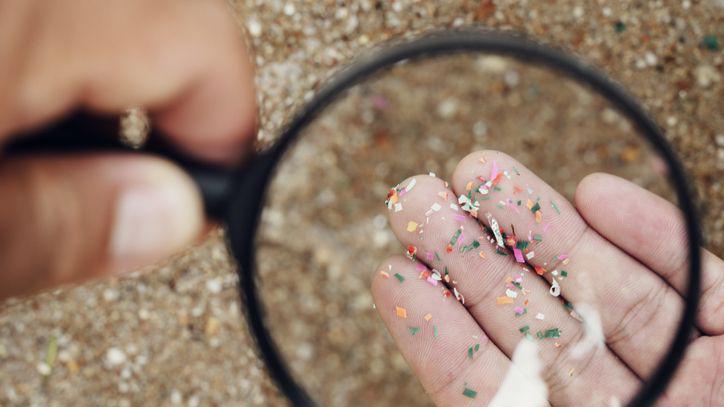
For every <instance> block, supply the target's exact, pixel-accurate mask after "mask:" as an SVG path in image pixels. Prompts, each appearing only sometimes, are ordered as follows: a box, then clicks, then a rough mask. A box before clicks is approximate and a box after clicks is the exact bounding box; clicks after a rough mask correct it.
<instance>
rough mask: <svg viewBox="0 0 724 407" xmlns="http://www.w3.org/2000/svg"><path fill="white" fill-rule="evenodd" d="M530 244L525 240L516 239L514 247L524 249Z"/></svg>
mask: <svg viewBox="0 0 724 407" xmlns="http://www.w3.org/2000/svg"><path fill="white" fill-rule="evenodd" d="M529 244H530V242H529V241H527V240H518V241H517V242H515V247H517V248H518V249H520V250H525V249H527V248H528V245H529Z"/></svg>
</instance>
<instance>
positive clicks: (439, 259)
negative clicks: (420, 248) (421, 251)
mask: <svg viewBox="0 0 724 407" xmlns="http://www.w3.org/2000/svg"><path fill="white" fill-rule="evenodd" d="M435 259H437V261H442V259H441V258H440V255H439V254H437V252H435Z"/></svg>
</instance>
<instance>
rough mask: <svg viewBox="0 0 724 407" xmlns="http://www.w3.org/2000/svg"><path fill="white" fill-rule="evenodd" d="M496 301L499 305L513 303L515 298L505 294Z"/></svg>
mask: <svg viewBox="0 0 724 407" xmlns="http://www.w3.org/2000/svg"><path fill="white" fill-rule="evenodd" d="M495 302H496V303H498V305H503V304H512V303H513V299H512V298H510V297H507V296H505V295H503V296H500V297H498V298H496V299H495Z"/></svg>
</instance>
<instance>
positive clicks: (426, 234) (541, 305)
mask: <svg viewBox="0 0 724 407" xmlns="http://www.w3.org/2000/svg"><path fill="white" fill-rule="evenodd" d="M388 208H390V209H389V213H388V215H389V219H390V226H391V228H392V231H393V232H394V234H395V235H396V236H397V238H398V240H400V242H401V243H402V244H403V246H404V247H405V249H406V251H407V254H408V255H409V256H413V257H415V258H417V259H418V260H420V261H422V262H424V263H425V264H426V265H427V266H429V268H430V269H431V276H428V277H429V278H432V279H433V281H440V282H444V283H445V284H446V285H447V286H449V290H441V292H440V293H439V294H438V295H439V296H443V297H445V296H447V297H450V298H459V300H460V301H461V302H464V304H465V306H466V307H467V308H468V310H469V312H470V313H471V315H472V316H473V317H474V318H475V320H476V321H477V322H478V324H480V326H481V327H483V329H484V330H485V331H486V332H487V333H488V335H489V336H490V338H491V339H492V340H493V342H495V343H496V345H497V346H498V347H499V348H500V349H501V350H502V351H503V352H504V353H505V354H506V355H507V356H508V357H511V356H512V354H513V352H514V350H515V348H516V346H517V344H518V343H519V341H520V340H521V338H523V337H525V336H530V337H533V338H536V339H537V338H538V335H539V334H540V335H541V336H543V337H544V338H542V339H541V340H540V341H539V345H540V348H541V350H542V352H541V359H542V360H543V362H544V363H545V364H546V365H547V368H546V370H545V372H544V374H545V375H546V381H547V382H548V383H549V385H550V386H551V388H552V389H554V390H556V389H565V391H553V393H552V397H553V400H552V401H554V402H555V401H556V400H558V401H562V400H569V399H576V397H590V396H591V394H590V388H596V391H597V393H598V394H600V395H601V397H602V400H608V398H609V397H610V395H611V394H615V395H616V396H617V397H619V398H620V399H622V400H624V399H626V398H627V397H628V396H629V395H630V394H632V392H633V391H634V390H635V384H636V382H637V379H636V378H635V376H634V375H633V374H632V373H631V372H630V371H629V370H628V368H627V367H626V366H625V365H623V364H622V363H621V362H620V361H619V360H618V359H617V358H616V357H615V356H614V355H613V354H611V353H610V352H608V351H607V350H606V349H601V348H598V349H597V350H596V351H594V352H591V353H590V354H588V355H586V356H585V357H580V358H576V359H574V358H572V357H571V353H570V352H569V351H568V350H569V349H570V348H571V346H573V345H574V344H577V343H578V342H579V339H580V338H581V337H582V335H583V330H582V326H581V324H580V323H579V322H578V321H576V320H575V319H574V318H572V317H571V316H570V315H569V310H567V309H565V308H564V304H563V303H562V302H561V301H560V299H558V298H555V297H553V296H551V295H550V294H549V287H548V284H547V283H546V282H545V281H544V280H542V279H540V278H538V276H537V275H535V273H533V272H532V271H531V270H530V269H528V267H527V266H525V265H521V264H519V263H516V262H515V261H514V260H513V257H512V256H511V255H509V254H508V253H507V248H506V247H505V246H504V244H503V245H502V246H501V245H500V244H499V243H498V241H499V239H502V237H500V236H498V237H496V236H494V234H489V233H487V232H486V231H485V230H483V228H482V226H481V225H480V223H478V222H477V221H476V219H474V218H473V217H471V216H470V215H469V214H467V213H466V212H465V211H464V210H463V209H462V208H461V207H460V206H459V205H458V203H457V201H456V199H455V195H454V193H453V191H452V190H450V189H449V188H448V185H446V183H445V182H444V181H442V180H440V179H438V178H435V177H431V176H428V175H418V176H415V177H413V178H409V179H407V180H405V181H403V182H402V183H400V184H399V185H398V186H397V187H396V188H394V189H393V190H391V192H390V198H389V200H388ZM476 243H477V244H476ZM571 372H575V373H573V374H571ZM598 382H600V383H603V384H602V385H594V384H595V383H598Z"/></svg>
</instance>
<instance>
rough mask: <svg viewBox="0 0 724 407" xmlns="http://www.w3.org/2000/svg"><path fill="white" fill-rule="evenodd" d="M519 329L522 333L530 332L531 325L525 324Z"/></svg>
mask: <svg viewBox="0 0 724 407" xmlns="http://www.w3.org/2000/svg"><path fill="white" fill-rule="evenodd" d="M518 330H519V331H520V333H522V334H527V333H528V332H530V326H528V325H525V326H522V327H520V328H519V329H518Z"/></svg>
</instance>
